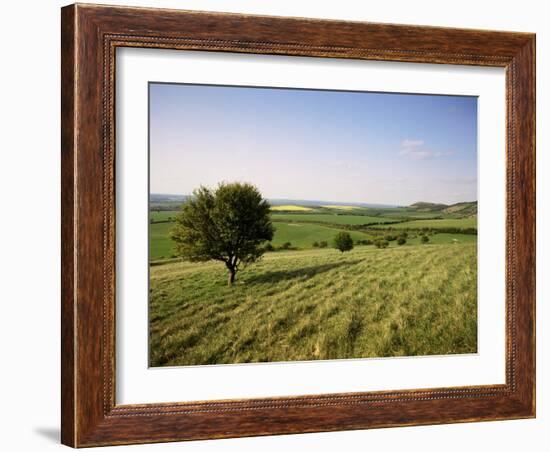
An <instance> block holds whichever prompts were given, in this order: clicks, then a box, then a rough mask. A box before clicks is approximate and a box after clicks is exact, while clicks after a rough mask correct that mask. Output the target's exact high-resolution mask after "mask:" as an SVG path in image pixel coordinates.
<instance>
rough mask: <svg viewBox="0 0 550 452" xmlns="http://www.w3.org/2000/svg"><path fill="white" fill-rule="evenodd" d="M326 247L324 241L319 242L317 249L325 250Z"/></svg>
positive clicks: (326, 244) (326, 243)
mask: <svg viewBox="0 0 550 452" xmlns="http://www.w3.org/2000/svg"><path fill="white" fill-rule="evenodd" d="M327 246H328V242H327V241H326V240H322V241H320V242H319V248H326V247H327Z"/></svg>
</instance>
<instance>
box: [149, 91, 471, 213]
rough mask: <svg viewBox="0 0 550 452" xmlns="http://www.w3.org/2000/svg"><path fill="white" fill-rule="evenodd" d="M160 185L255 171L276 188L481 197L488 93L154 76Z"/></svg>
mask: <svg viewBox="0 0 550 452" xmlns="http://www.w3.org/2000/svg"><path fill="white" fill-rule="evenodd" d="M149 141H150V149H149V152H150V192H151V193H157V194H182V195H187V194H190V193H192V191H193V190H194V189H195V188H198V187H199V186H201V185H204V186H207V187H211V188H215V187H216V186H217V185H218V184H219V183H220V182H222V181H225V182H233V181H240V182H249V183H252V184H254V185H256V186H257V187H258V188H259V189H260V191H261V193H262V194H263V196H264V197H265V198H268V199H276V198H283V199H300V200H320V201H335V202H362V203H375V204H391V205H409V204H412V203H414V202H418V201H426V202H438V203H445V204H452V203H456V202H461V201H475V200H476V199H477V98H476V97H471V96H440V95H423V94H394V93H370V92H347V91H328V90H327V91H324V90H298V89H275V88H254V87H229V86H207V85H185V84H161V83H150V84H149Z"/></svg>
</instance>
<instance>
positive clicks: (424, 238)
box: [420, 235, 430, 243]
mask: <svg viewBox="0 0 550 452" xmlns="http://www.w3.org/2000/svg"><path fill="white" fill-rule="evenodd" d="M420 241H421V242H422V243H428V242H429V241H430V238H429V237H428V236H427V235H423V236H422V237H421V239H420Z"/></svg>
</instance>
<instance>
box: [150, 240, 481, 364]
mask: <svg viewBox="0 0 550 452" xmlns="http://www.w3.org/2000/svg"><path fill="white" fill-rule="evenodd" d="M444 235H445V234H438V235H436V236H432V237H438V238H439V236H444ZM226 279H227V275H226V272H225V270H224V267H223V265H222V264H220V263H215V262H207V263H203V264H196V263H187V262H175V263H166V264H164V265H158V266H152V267H151V282H150V305H149V319H150V330H149V335H150V341H149V344H150V364H151V365H152V366H165V365H191V364H211V363H217V364H223V363H245V362H263V361H281V360H283V361H289V360H316V359H332V358H361V357H363V358H365V357H382V356H413V355H433V354H449V353H474V352H476V350H477V342H476V337H477V326H476V325H477V314H476V313H477V307H476V306H477V305H476V299H477V267H476V245H475V243H460V244H454V245H451V244H439V245H432V244H428V245H419V246H414V245H410V246H402V247H391V248H389V249H383V250H378V249H376V248H373V247H372V246H361V247H356V248H355V249H353V250H352V251H350V252H349V253H344V254H342V253H340V252H338V251H336V250H332V249H323V250H307V251H288V252H276V253H267V254H266V255H265V256H264V258H263V259H262V261H261V262H259V263H257V264H255V265H252V266H250V267H248V268H247V269H245V270H244V271H242V272H241V273H240V274H239V276H238V279H237V282H236V284H235V285H234V286H233V287H227V285H226Z"/></svg>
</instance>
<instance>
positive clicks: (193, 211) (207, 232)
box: [171, 182, 274, 285]
mask: <svg viewBox="0 0 550 452" xmlns="http://www.w3.org/2000/svg"><path fill="white" fill-rule="evenodd" d="M270 207H271V206H270V205H269V203H268V202H267V201H266V200H264V199H263V197H262V195H261V193H260V191H259V190H258V189H257V188H256V187H254V186H253V185H251V184H247V183H238V182H235V183H221V184H219V185H218V187H217V188H216V189H215V190H211V189H209V188H207V187H203V186H201V187H200V188H198V189H196V190H195V191H193V195H192V196H191V197H190V198H189V199H188V200H187V201H186V202H185V203H184V204H183V205H182V207H181V212H180V213H179V215H178V216H177V218H176V224H175V226H174V228H173V229H172V231H171V238H172V240H173V241H174V242H175V244H176V252H177V253H178V255H180V256H181V257H183V258H184V259H187V260H189V261H192V262H200V261H208V260H211V259H213V260H218V261H221V262H223V263H224V264H225V266H226V267H227V269H228V271H229V279H228V284H229V285H231V284H233V282H234V281H235V277H236V274H237V272H238V271H239V269H241V268H242V267H243V266H246V265H247V264H250V263H253V262H256V261H257V260H258V259H260V258H261V256H262V254H263V253H264V251H265V249H264V247H263V246H262V245H263V244H264V243H265V242H266V241H270V240H272V239H273V233H274V228H273V225H272V223H271V216H270Z"/></svg>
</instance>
